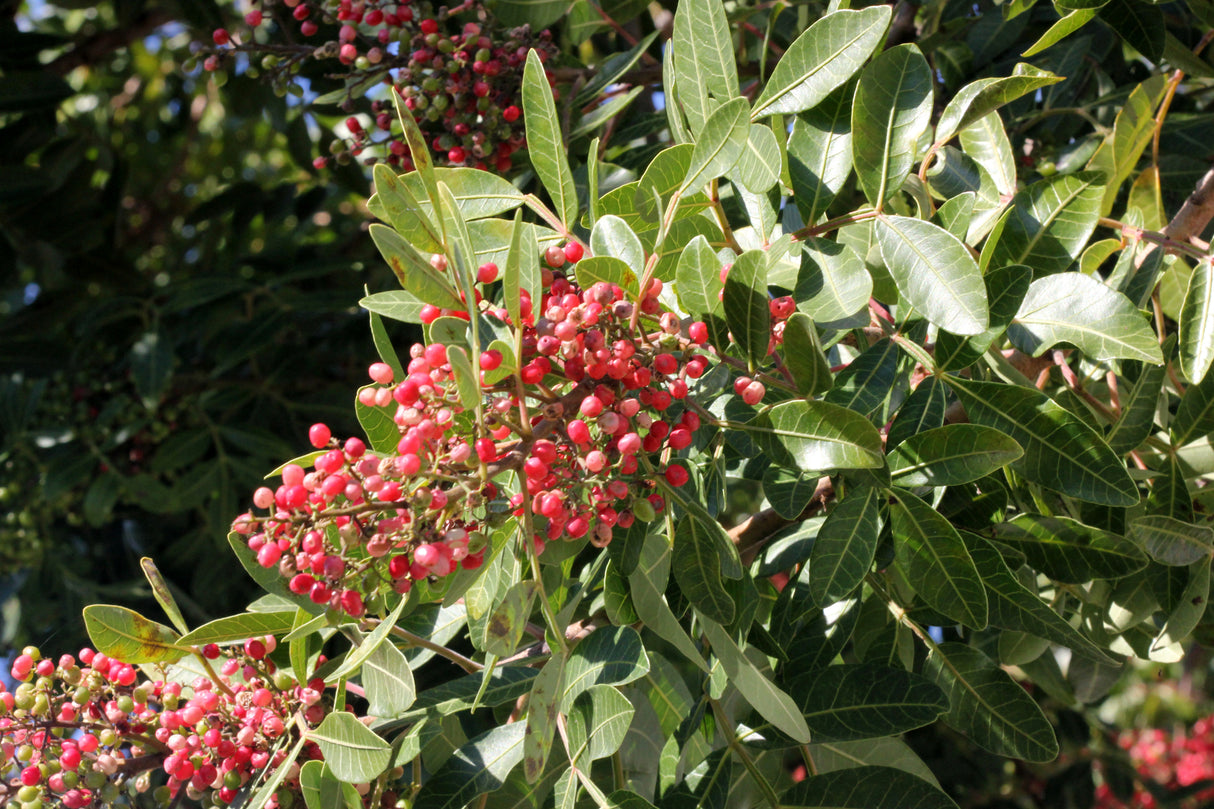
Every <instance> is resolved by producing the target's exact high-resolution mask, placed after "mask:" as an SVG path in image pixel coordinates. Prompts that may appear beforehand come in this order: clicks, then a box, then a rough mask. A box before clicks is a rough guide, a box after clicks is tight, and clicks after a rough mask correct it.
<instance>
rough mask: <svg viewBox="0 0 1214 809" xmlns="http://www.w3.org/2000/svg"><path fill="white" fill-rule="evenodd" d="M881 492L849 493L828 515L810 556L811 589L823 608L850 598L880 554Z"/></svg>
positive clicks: (870, 489) (863, 491) (815, 600)
mask: <svg viewBox="0 0 1214 809" xmlns="http://www.w3.org/2000/svg"><path fill="white" fill-rule="evenodd" d="M879 518H880V495H879V492H878V490H877V489H876V488H873V487H871V486H865V487H861V488H858V489H855V490H853V491H850V492H848V494H847V496H846V497H843V498H842V499H840V500H839V502H838V503H837V504H836V505H835V507H834V508H833V509H831V511H830V513H829V514H827V515H826V520H825V522H823V523H822V527H821V528H819V529H818V537H817V539H816V540H814V545H813V550H811V551H810V556H809V592H810V595H812V596H813V599H814V602H815V603H816V604H818V605H819V606H821V607H825V606H827V605H829V604H834V603H836V602H838V601H842V600H843V599H845V598H847V597H848V596H849V595H851V593H852V592H853V591H855V589H856V588H857V587H858V586H860V582H862V581H864V576H865V574H867V573H868V571H869V569H870V568H872V566H873V558H874V557H875V556H876V553H877V537H878V529H879V527H880V522H879Z"/></svg>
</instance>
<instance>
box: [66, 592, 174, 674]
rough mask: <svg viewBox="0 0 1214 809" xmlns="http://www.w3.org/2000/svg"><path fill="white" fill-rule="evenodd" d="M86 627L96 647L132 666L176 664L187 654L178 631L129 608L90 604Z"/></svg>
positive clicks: (87, 608)
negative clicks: (182, 646) (141, 664)
mask: <svg viewBox="0 0 1214 809" xmlns="http://www.w3.org/2000/svg"><path fill="white" fill-rule="evenodd" d="M84 628H85V630H86V631H87V632H88V633H89V639H90V640H91V641H92V642H93V648H95V649H96V650H97V651H98V652H101V653H102V654H104V655H107V656H109V657H112V658H113V659H115V660H121V661H122V662H123V663H127V664H129V665H138V664H140V663H174V662H176V661H178V660H180V659H181V658H182V657H184V656H185V655H186V654H187V650H186V649H184V648H181V647H180V646H179V644H180V636H179V635H178V634H177V633H176V632H174V631H173V630H172V629H170V628H169V627H167V626H165V625H164V624H159V623H156V622H155V621H151V620H149V619H147V618H144V617H143V616H142V615H140V614H139V613H137V612H135V611H134V610H131V609H127V608H126V607H119V606H116V605H113V604H90V605H89V606H87V607H85V608H84Z"/></svg>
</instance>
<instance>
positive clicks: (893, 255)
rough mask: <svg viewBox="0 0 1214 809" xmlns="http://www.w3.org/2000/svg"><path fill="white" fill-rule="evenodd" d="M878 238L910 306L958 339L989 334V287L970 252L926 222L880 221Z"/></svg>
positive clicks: (886, 218)
mask: <svg viewBox="0 0 1214 809" xmlns="http://www.w3.org/2000/svg"><path fill="white" fill-rule="evenodd" d="M874 235H875V236H876V237H877V243H878V244H879V245H880V246H881V256H882V257H883V258H884V259H885V266H886V267H888V268H889V273H890V275H891V276H893V279H894V283H895V284H897V286H898V292H899V293H900V294H901V295H902V299H903V301H904V302H905V303H907V304H909V305H910V306H913V307H914V308H915V309H916V310H918V311H919V312H922V313H923V315H924V316H925V317H926V318H927V319H928V320H929V321H931V322H932V323H934V324H936V325H937V326H939V327H940V328H942V329H946V330H948V331H950V332H952V333H953V334H960V335H970V334H980V333H982V332H984V331H986V329H987V326H988V325H989V319H988V318H989V316H988V313H987V299H986V285H985V284H984V283H983V282H982V273H981V272H980V271H979V270H978V263H977V262H976V261H974V258H973V256H972V255H970V251H969V248H968V247H966V246H965V243H964V242H962V241H961V240H960V239H958V238H957V237H956V236H954V235H953V234H951V233H949V232H948V231H947V230H945V229H943V228H941V227H939V226H937V225H933V224H932V223H931V222H926V221H924V220H922V219H910V218H907V217H904V216H881V217H878V219H877V222H876V225H875V228H874Z"/></svg>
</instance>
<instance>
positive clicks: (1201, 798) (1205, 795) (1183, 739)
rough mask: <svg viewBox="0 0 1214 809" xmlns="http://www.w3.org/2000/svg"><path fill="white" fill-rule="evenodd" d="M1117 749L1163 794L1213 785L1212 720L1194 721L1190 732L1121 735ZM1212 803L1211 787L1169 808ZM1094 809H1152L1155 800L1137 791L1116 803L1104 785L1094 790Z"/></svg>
mask: <svg viewBox="0 0 1214 809" xmlns="http://www.w3.org/2000/svg"><path fill="white" fill-rule="evenodd" d="M1117 743H1118V746H1119V747H1121V749H1123V750H1125V751H1126V753H1128V754H1129V757H1130V761H1131V762H1133V764H1134V767H1135V768H1136V769H1137V770H1138V772H1139V774H1140V775H1141V776H1142V777H1143V778H1144V779H1145V780H1148V781H1151V782H1153V783H1155V784H1158V785H1160V786H1161V787H1163V788H1164V789H1165V790H1168V791H1174V790H1180V789H1183V788H1186V787H1191V786H1192V785H1194V784H1198V783H1200V782H1203V781H1205V782H1210V781H1214V716H1206V717H1202V718H1201V719H1198V720H1197V721H1196V722H1195V723H1194V724H1193V727H1192V729H1191V730H1188V731H1187V732H1186V731H1184V730H1181V731H1180V732H1177V733H1168V732H1167V731H1164V730H1161V729H1158V728H1148V729H1143V730H1127V731H1123V732H1122V733H1121V735H1120V737H1119V738H1118V740H1117ZM1212 800H1214V787H1210V788H1207V789H1204V790H1200V791H1197V792H1195V793H1194V794H1192V795H1189V796H1187V797H1186V798H1184V799H1183V800H1180V801H1179V802H1176V803H1169V804H1168V805H1169V806H1178V807H1183V808H1184V809H1190V807H1192V808H1193V809H1196V807H1200V806H1209V805H1210V801H1212ZM1095 806H1096V807H1097V809H1156V807H1158V806H1160V803H1159V800H1158V799H1157V798H1156V797H1155V795H1153V794H1152V793H1151V792H1149V791H1147V790H1146V789H1143V788H1141V787H1139V788H1137V789H1136V790H1135V791H1134V794H1133V796H1132V797H1131V798H1130V800H1129V801H1128V802H1124V801H1121V800H1119V799H1118V798H1117V797H1116V796H1115V795H1114V794H1113V792H1112V790H1111V789H1110V788H1109V786H1108V784H1101V785H1099V786H1098V787H1097V788H1096V803H1095Z"/></svg>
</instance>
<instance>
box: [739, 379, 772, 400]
mask: <svg viewBox="0 0 1214 809" xmlns="http://www.w3.org/2000/svg"><path fill="white" fill-rule="evenodd" d="M766 393H767V388H765V387H763V383H762V382H758V381H755V382H751V383H750V384H749V385H747V386H746V389H745V390H743V391H742V401H743V402H746V404H748V405H757V404H758V403H759V402H761V401H763V396H764V395H766Z"/></svg>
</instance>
